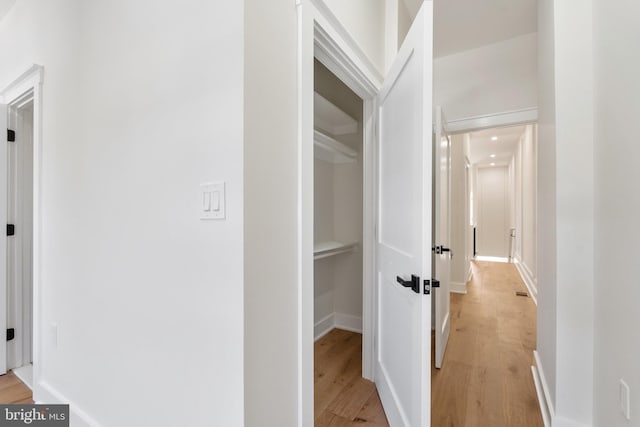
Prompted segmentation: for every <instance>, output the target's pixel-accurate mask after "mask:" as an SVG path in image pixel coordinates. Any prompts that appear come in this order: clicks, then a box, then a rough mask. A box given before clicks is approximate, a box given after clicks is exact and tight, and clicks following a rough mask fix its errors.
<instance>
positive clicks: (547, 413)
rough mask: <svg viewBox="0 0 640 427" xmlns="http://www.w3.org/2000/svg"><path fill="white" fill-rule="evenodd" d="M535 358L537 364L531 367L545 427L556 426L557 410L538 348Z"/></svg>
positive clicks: (534, 354) (534, 353) (534, 352)
mask: <svg viewBox="0 0 640 427" xmlns="http://www.w3.org/2000/svg"><path fill="white" fill-rule="evenodd" d="M533 358H534V360H535V362H536V364H535V366H532V367H531V371H532V373H533V381H534V383H535V386H536V392H537V393H538V403H539V404H540V412H541V413H542V419H543V421H544V423H545V424H544V425H545V427H551V426H552V425H554V426H555V422H554V419H555V416H556V411H555V408H554V406H553V402H552V401H551V393H549V387H548V386H547V377H545V375H544V369H543V367H542V361H541V360H540V355H539V354H538V352H537V351H536V350H534V351H533Z"/></svg>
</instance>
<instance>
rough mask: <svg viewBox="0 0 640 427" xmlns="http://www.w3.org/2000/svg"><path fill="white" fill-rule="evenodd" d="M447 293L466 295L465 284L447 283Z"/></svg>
mask: <svg viewBox="0 0 640 427" xmlns="http://www.w3.org/2000/svg"><path fill="white" fill-rule="evenodd" d="M449 292H451V293H452V294H466V293H467V284H466V283H460V282H449Z"/></svg>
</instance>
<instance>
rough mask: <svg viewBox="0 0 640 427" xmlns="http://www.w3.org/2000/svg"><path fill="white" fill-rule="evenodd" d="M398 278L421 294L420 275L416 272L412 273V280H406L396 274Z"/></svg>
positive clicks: (404, 284) (405, 285)
mask: <svg viewBox="0 0 640 427" xmlns="http://www.w3.org/2000/svg"><path fill="white" fill-rule="evenodd" d="M396 280H397V281H398V283H400V284H401V285H402V286H404V287H405V288H411V289H412V290H413V292H415V293H417V294H419V293H420V277H418V276H416V275H415V274H412V275H411V280H404V279H403V278H402V277H400V276H396Z"/></svg>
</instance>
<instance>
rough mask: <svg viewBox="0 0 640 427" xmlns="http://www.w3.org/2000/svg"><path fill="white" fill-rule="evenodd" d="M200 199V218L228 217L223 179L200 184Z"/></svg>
mask: <svg viewBox="0 0 640 427" xmlns="http://www.w3.org/2000/svg"><path fill="white" fill-rule="evenodd" d="M200 199H201V200H200V203H201V205H200V219H225V218H226V210H227V206H226V205H227V204H226V194H225V183H224V182H223V181H219V182H207V183H204V184H200Z"/></svg>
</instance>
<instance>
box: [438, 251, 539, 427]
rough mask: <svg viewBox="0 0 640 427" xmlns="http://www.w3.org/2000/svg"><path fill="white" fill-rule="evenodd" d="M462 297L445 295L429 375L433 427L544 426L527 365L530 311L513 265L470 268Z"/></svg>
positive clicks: (532, 342)
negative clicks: (437, 355) (445, 323)
mask: <svg viewBox="0 0 640 427" xmlns="http://www.w3.org/2000/svg"><path fill="white" fill-rule="evenodd" d="M472 268H473V279H472V280H471V281H470V282H469V283H468V285H467V294H466V295H460V294H451V334H450V336H449V343H448V345H447V350H446V353H445V357H444V363H443V366H442V369H440V370H438V369H435V368H434V367H432V369H431V375H432V377H431V384H432V385H431V408H432V413H431V425H432V426H434V427H441V426H447V427H448V426H456V427H458V426H468V427H485V426H486V427H500V426H504V427H511V426H518V427H528V426H531V427H542V426H543V423H542V417H541V415H540V410H539V407H538V400H537V396H536V391H535V386H534V383H533V378H532V376H531V365H532V364H533V363H534V362H533V350H535V348H536V307H535V304H534V302H533V300H532V299H531V298H529V297H521V296H516V294H515V293H516V291H525V292H526V291H527V289H526V287H525V286H524V283H522V279H521V278H520V275H519V274H518V271H517V269H516V268H515V266H514V265H513V264H505V263H492V262H474V263H472Z"/></svg>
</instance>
